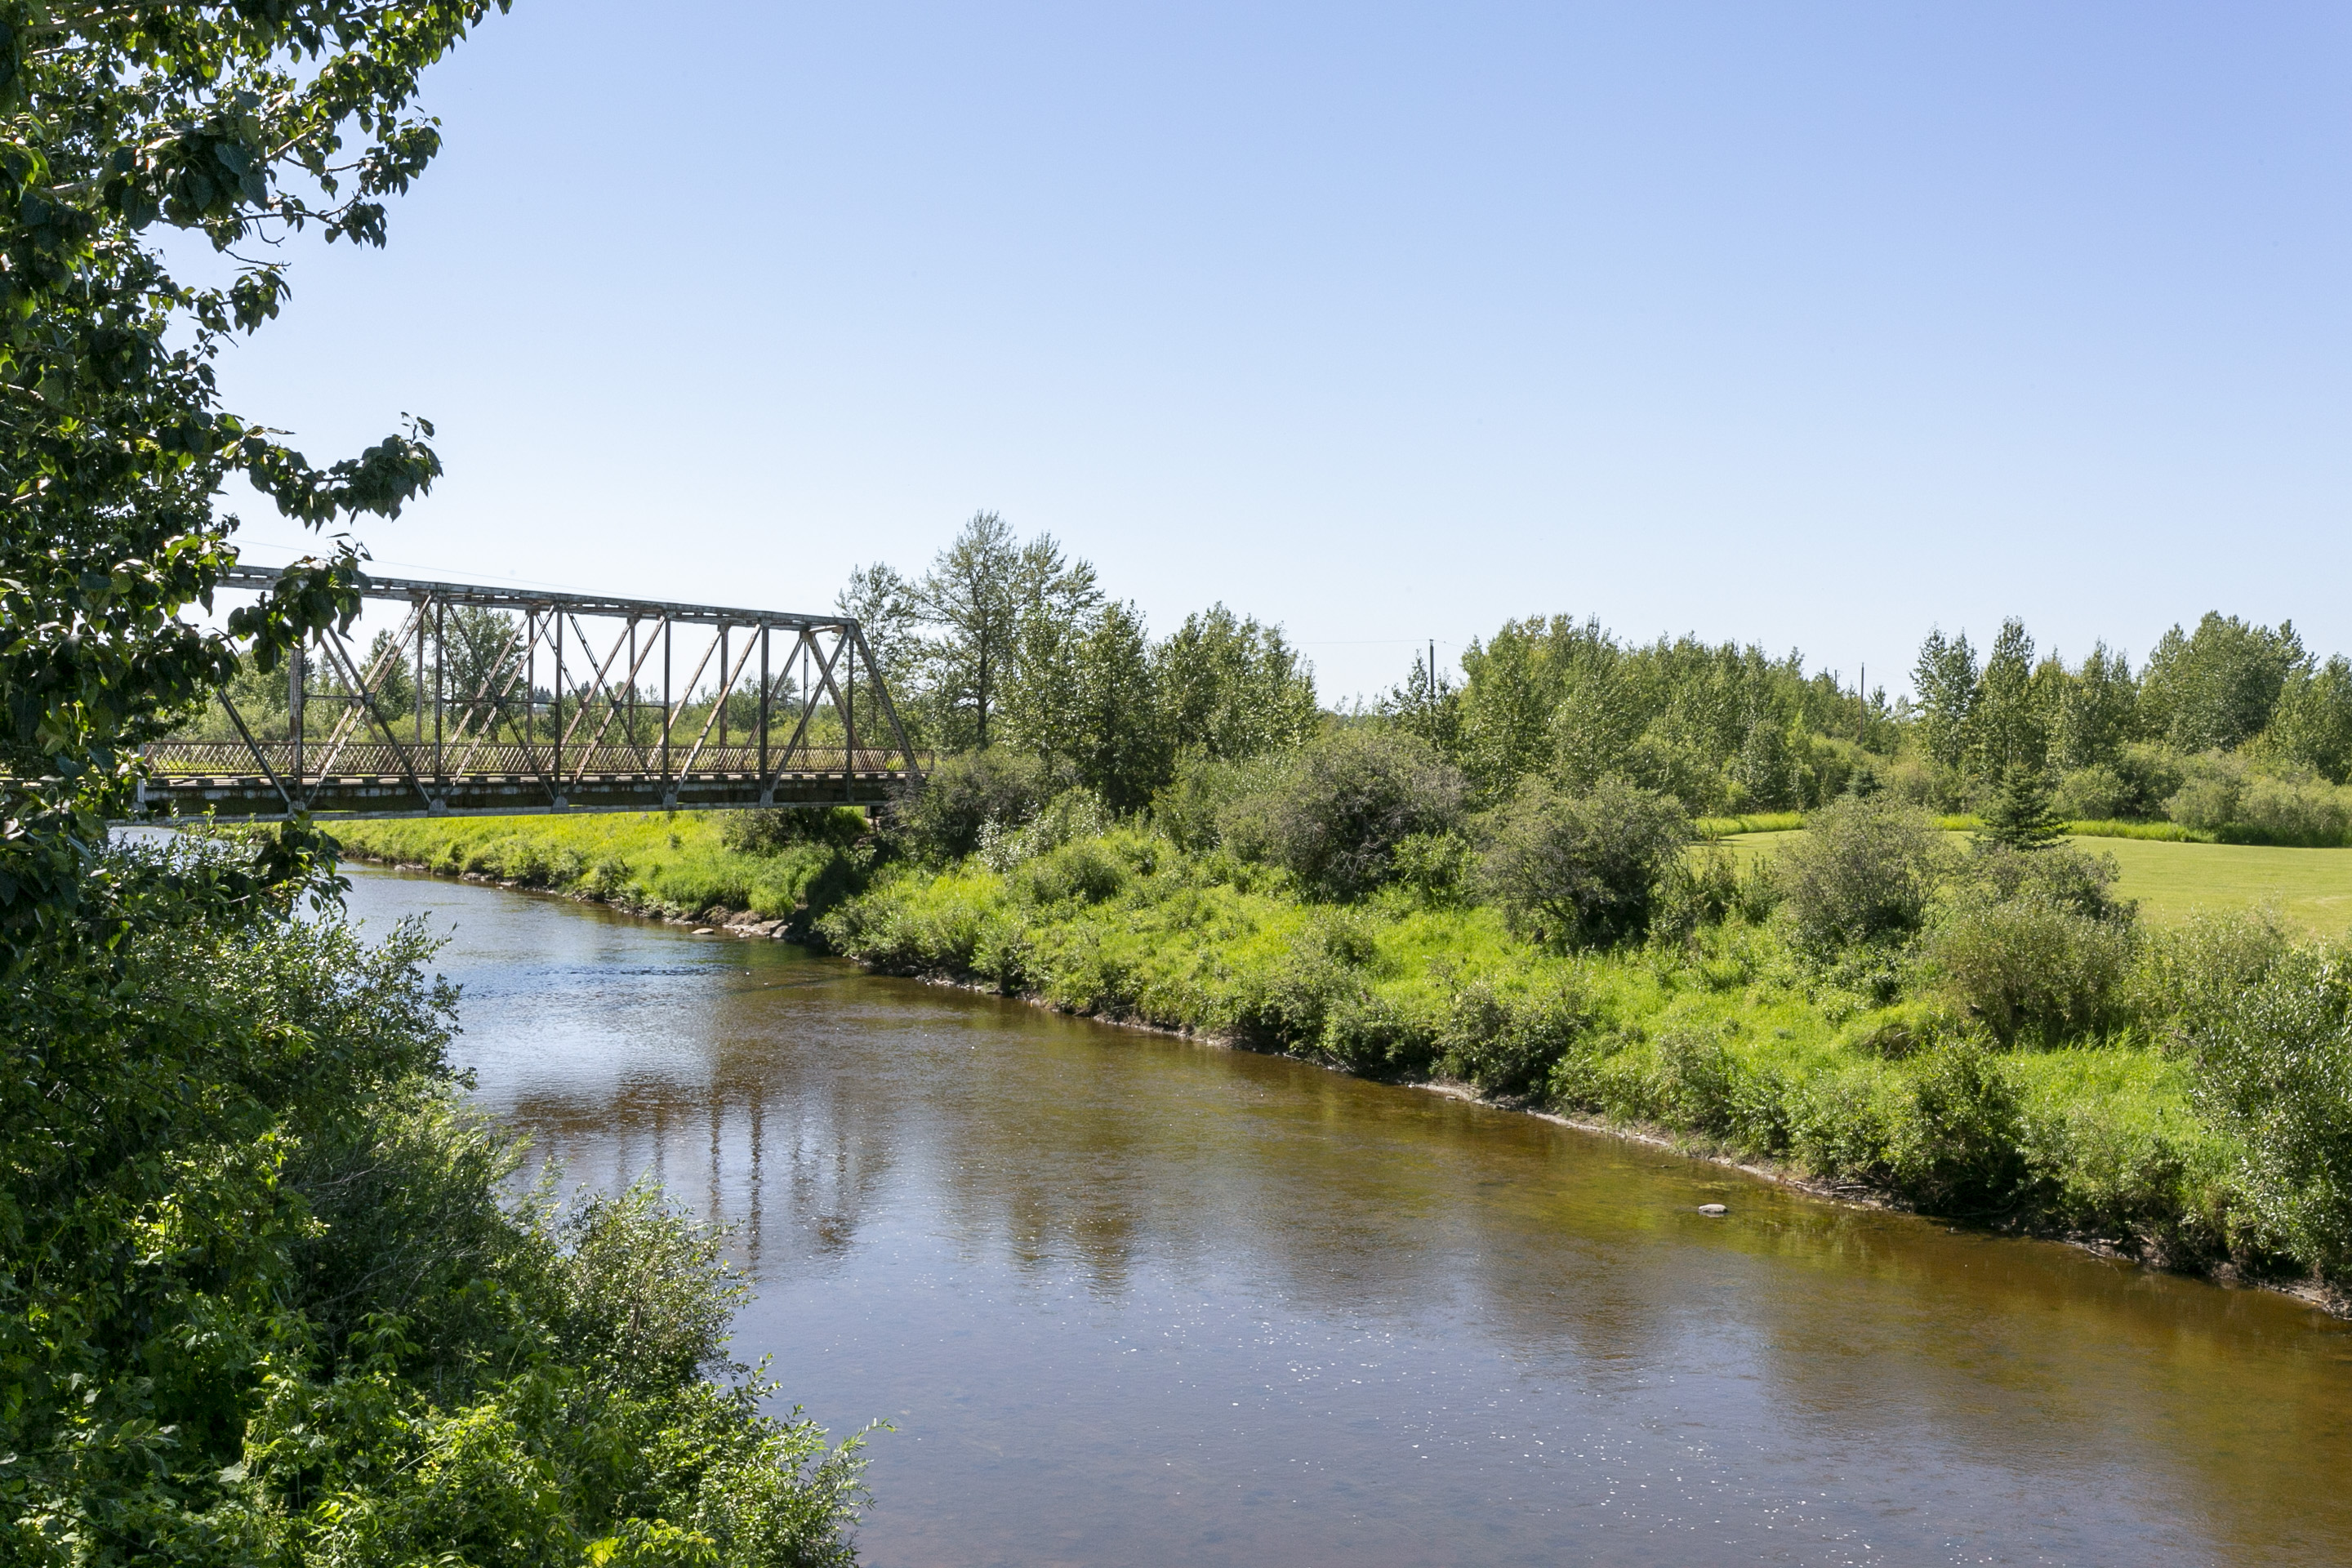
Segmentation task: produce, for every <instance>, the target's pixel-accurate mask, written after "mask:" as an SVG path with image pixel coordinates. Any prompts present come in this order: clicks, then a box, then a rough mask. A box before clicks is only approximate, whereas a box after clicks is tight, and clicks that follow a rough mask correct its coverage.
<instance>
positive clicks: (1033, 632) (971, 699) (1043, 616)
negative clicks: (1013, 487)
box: [909, 511, 1102, 747]
mask: <svg viewBox="0 0 2352 1568" xmlns="http://www.w3.org/2000/svg"><path fill="white" fill-rule="evenodd" d="M909 599H910V602H911V605H912V606H913V609H914V612H915V616H916V617H917V618H918V619H919V621H920V623H921V624H922V625H923V626H926V627H927V628H928V629H929V633H930V636H929V637H928V638H927V639H926V641H925V643H924V645H923V652H922V663H923V665H924V668H925V674H926V677H927V679H926V680H925V683H924V684H925V685H926V687H927V688H928V696H929V700H930V703H931V706H932V707H933V708H934V709H935V710H936V713H937V717H938V720H939V722H940V728H941V729H942V731H944V732H945V733H944V738H945V739H946V740H948V742H950V744H954V745H971V746H975V747H986V746H987V745H989V744H990V743H991V742H993V741H996V740H999V739H1002V738H1003V736H1002V735H1001V734H1000V733H998V731H999V730H1001V728H1002V726H1001V724H1000V723H999V720H1000V718H1001V716H1002V712H1003V710H1004V709H1005V707H1006V706H1007V704H1008V702H1009V703H1011V704H1013V706H1016V707H1018V706H1020V705H1022V704H1023V703H1024V700H1026V701H1028V702H1029V703H1030V704H1031V705H1032V706H1033V707H1034V706H1042V707H1044V708H1046V709H1049V710H1050V709H1051V708H1052V707H1053V706H1054V705H1055V697H1054V696H1052V695H1047V694H1040V693H1035V692H1029V693H1024V692H1023V691H1022V690H1020V689H1018V688H1019V687H1020V685H1021V682H1022V681H1023V679H1024V663H1023V645H1024V641H1026V642H1030V643H1033V644H1034V645H1035V646H1034V649H1033V651H1034V652H1036V653H1038V654H1039V655H1040V657H1041V659H1042V660H1043V662H1041V663H1040V664H1039V666H1038V668H1037V670H1036V674H1037V677H1038V679H1045V680H1051V679H1053V678H1054V677H1055V674H1056V673H1058V671H1057V670H1055V668H1053V666H1052V659H1051V658H1050V657H1049V656H1050V655H1051V654H1052V653H1053V652H1055V650H1057V649H1058V648H1059V645H1060V642H1061V637H1062V633H1063V632H1064V631H1065V630H1066V629H1067V628H1069V627H1072V626H1076V624H1077V623H1079V622H1080V621H1081V620H1083V619H1084V618H1085V617H1086V616H1087V615H1088V614H1089V613H1090V612H1091V611H1092V610H1093V609H1094V607H1095V606H1096V605H1099V604H1100V603H1101V602H1102V591H1101V590H1100V589H1099V588H1097V586H1096V585H1095V569H1094V567H1093V566H1092V565H1091V564H1089V563H1087V562H1085V561H1076V562H1070V561H1066V560H1065V559H1064V558H1063V555H1062V550H1061V546H1060V545H1059V544H1057V543H1056V542H1055V540H1054V536H1053V535H1052V534H1049V533H1041V534H1039V535H1038V536H1037V537H1036V538H1034V539H1033V540H1031V541H1029V542H1027V543H1026V544H1023V543H1020V542H1017V541H1016V540H1015V539H1014V537H1013V530H1012V529H1011V528H1010V527H1008V526H1007V525H1006V523H1005V521H1004V520H1003V518H1001V517H999V516H997V514H996V513H994V512H992V511H982V512H974V513H973V514H972V516H971V521H969V522H967V523H965V524H964V526H963V531H961V533H959V534H957V535H956V537H955V540H954V542H952V543H950V544H949V546H948V547H947V548H946V549H944V550H942V551H940V553H939V555H938V556H937V557H936V558H935V559H934V560H933V561H932V563H931V568H930V570H929V571H928V572H926V573H924V574H923V577H922V580H921V581H920V582H919V583H917V584H914V585H913V587H912V590H911V593H910V595H909Z"/></svg>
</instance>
